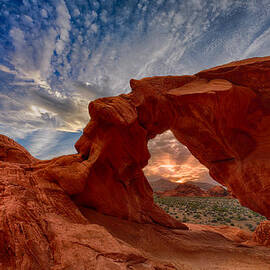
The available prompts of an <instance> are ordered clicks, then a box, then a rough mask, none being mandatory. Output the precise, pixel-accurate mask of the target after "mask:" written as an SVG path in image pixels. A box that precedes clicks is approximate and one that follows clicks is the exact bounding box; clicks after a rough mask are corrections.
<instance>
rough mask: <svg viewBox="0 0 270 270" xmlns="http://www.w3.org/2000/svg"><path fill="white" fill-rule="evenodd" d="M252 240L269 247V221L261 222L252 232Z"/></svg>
mask: <svg viewBox="0 0 270 270" xmlns="http://www.w3.org/2000/svg"><path fill="white" fill-rule="evenodd" d="M253 239H254V240H255V241H256V242H257V243H259V244H261V245H264V246H270V220H265V221H262V222H261V223H260V224H259V225H258V226H257V228H256V230H255V232H254V236H253Z"/></svg>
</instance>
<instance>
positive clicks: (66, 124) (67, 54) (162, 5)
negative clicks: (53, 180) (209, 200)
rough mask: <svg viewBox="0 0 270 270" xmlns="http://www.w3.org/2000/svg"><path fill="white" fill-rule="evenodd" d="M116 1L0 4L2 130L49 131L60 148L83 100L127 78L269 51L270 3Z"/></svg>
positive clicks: (83, 118) (82, 111)
mask: <svg viewBox="0 0 270 270" xmlns="http://www.w3.org/2000/svg"><path fill="white" fill-rule="evenodd" d="M116 2H117V1H116ZM116 2H115V1H101V0H99V1H98V0H94V1H86V0H81V1H75V0H57V1H29V0H24V1H22V2H21V3H19V2H18V3H17V4H16V5H14V2H13V1H4V2H3V3H1V5H2V6H1V10H0V15H1V18H2V20H1V25H0V26H1V36H0V41H1V42H0V95H1V96H0V97H1V100H0V110H1V114H0V132H3V133H5V134H6V135H12V136H13V137H14V136H15V138H16V137H17V138H21V139H22V138H27V137H29V134H33V136H35V134H39V133H38V130H43V129H44V130H48V129H51V130H52V131H55V132H56V133H55V134H56V135H55V136H51V137H49V138H50V140H49V139H48V143H49V141H50V142H51V144H52V145H55V148H57V147H59V146H57V144H55V142H56V141H57V136H58V135H57V134H60V133H57V132H59V131H66V132H75V131H78V130H81V129H82V128H83V127H84V125H85V124H86V122H87V121H88V119H89V116H88V113H87V104H88V102H89V101H90V100H93V99H95V98H98V97H103V96H111V95H117V94H119V93H123V92H128V91H129V80H130V78H141V77H145V76H153V75H166V74H170V75H173V74H178V75H181V74H192V73H195V72H197V71H199V70H201V69H203V68H207V67H210V66H215V65H218V64H222V63H224V62H228V61H231V60H236V59H240V58H243V57H249V56H255V55H256V56H262V55H264V54H268V48H269V45H270V36H269V19H268V18H269V15H270V14H269V13H270V8H269V4H270V3H269V1H268V0H261V1H260V3H259V4H258V1H255V0H251V1H241V0H224V1H217V0H208V1H205V0H190V1H176V0H167V1H165V0H157V1H145V0H139V1H122V3H121V5H118V4H117V3H116ZM35 132H36V133H35ZM46 132H47V131H46ZM61 134H62V133H61ZM36 136H38V135H36ZM171 143H172V141H171ZM36 145H38V144H36ZM36 149H38V147H36ZM172 151H176V150H173V149H172ZM176 152H177V151H176ZM176 152H175V153H176ZM179 153H181V154H179V155H178V154H175V155H176V156H177V158H176V156H175V158H174V159H175V160H177V159H179V160H181V157H180V156H185V154H184V153H185V152H183V151H180V150H179ZM153 156H154V154H153ZM179 162H180V161H179Z"/></svg>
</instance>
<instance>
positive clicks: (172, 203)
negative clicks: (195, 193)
mask: <svg viewBox="0 0 270 270" xmlns="http://www.w3.org/2000/svg"><path fill="white" fill-rule="evenodd" d="M154 200H155V202H156V204H158V205H159V206H160V207H161V208H163V209H164V210H165V211H166V212H167V213H168V214H170V215H171V216H173V217H175V218H176V219H179V220H181V221H183V222H187V223H196V224H206V225H230V226H237V227H239V228H241V229H246V230H250V231H254V229H255V228H256V226H257V225H258V224H259V223H260V222H261V221H262V220H264V219H266V218H265V217H264V216H261V215H260V214H258V213H256V212H253V211H252V210H250V209H248V208H246V207H243V206H241V205H240V203H239V202H238V200H236V199H228V198H215V197H164V198H161V197H159V196H157V195H155V196H154Z"/></svg>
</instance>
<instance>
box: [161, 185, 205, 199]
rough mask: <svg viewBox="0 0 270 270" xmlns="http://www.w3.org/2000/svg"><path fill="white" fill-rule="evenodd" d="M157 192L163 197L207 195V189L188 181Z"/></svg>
mask: <svg viewBox="0 0 270 270" xmlns="http://www.w3.org/2000/svg"><path fill="white" fill-rule="evenodd" d="M157 193H158V194H159V195H161V196H162V197H207V191H205V190H203V189H201V188H199V187H198V186H196V185H193V184H187V183H181V184H178V186H177V187H176V188H175V189H172V190H167V191H163V192H157Z"/></svg>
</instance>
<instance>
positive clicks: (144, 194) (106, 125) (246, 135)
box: [27, 57, 270, 229]
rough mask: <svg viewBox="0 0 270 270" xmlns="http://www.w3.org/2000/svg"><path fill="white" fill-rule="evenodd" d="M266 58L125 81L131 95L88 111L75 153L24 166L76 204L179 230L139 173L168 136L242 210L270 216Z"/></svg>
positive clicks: (100, 101) (269, 103)
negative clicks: (151, 144) (157, 140)
mask: <svg viewBox="0 0 270 270" xmlns="http://www.w3.org/2000/svg"><path fill="white" fill-rule="evenodd" d="M269 78H270V57H265V58H253V59H247V60H244V61H239V62H233V63H230V64H227V65H224V66H220V67H216V68H213V69H209V70H205V71H202V72H200V73H198V74H196V75H193V76H166V77H152V78H145V79H142V80H139V81H137V80H131V82H130V85H131V88H132V92H131V93H129V94H127V95H126V94H125V95H120V96H117V97H109V98H101V99H98V100H95V101H93V102H91V103H90V104H89V113H90V116H91V121H90V122H89V123H88V125H87V126H86V127H85V129H84V133H83V135H82V136H81V138H80V139H79V140H78V142H77V143H76V145H75V146H76V149H77V150H78V154H76V155H70V156H63V157H59V158H55V159H53V160H51V161H37V160H34V159H33V160H32V161H30V162H31V164H30V165H28V166H29V167H28V169H27V170H31V171H32V172H33V175H34V176H35V177H38V178H39V179H42V181H44V180H46V181H55V182H58V184H59V185H60V186H61V187H62V188H63V189H64V191H65V192H66V193H67V194H69V195H70V196H72V198H73V200H74V201H75V202H76V203H77V204H81V205H85V206H88V207H92V208H95V209H97V210H98V211H99V212H102V213H105V214H108V215H113V216H118V217H121V218H124V219H128V220H133V221H137V222H141V223H158V224H161V225H165V226H170V227H178V228H183V229H185V228H186V226H185V225H183V224H181V223H180V222H178V221H176V220H175V219H173V218H171V217H170V216H169V215H167V214H166V213H165V212H164V211H163V210H161V209H160V208H159V207H158V206H156V205H155V204H154V203H153V196H152V189H151V187H150V185H149V184H148V182H147V180H146V178H145V176H144V174H143V171H142V168H143V167H144V166H146V165H147V162H148V159H149V158H150V154H149V152H148V149H147V141H148V140H149V139H151V138H154V137H155V136H156V135H157V134H160V133H162V132H164V131H166V130H168V129H170V130H171V131H172V132H173V133H174V135H175V136H176V138H177V139H178V140H179V141H180V142H181V143H182V144H184V145H186V146H187V147H188V149H189V150H190V152H191V153H192V154H193V155H194V156H195V157H196V158H197V159H198V160H199V161H200V162H201V163H202V164H204V165H205V166H206V167H207V168H208V169H209V172H210V174H211V176H212V177H213V178H214V179H215V180H216V181H218V182H219V183H221V184H223V185H225V186H227V188H228V189H229V190H230V191H231V192H232V193H233V194H234V195H235V196H236V197H237V198H238V199H239V201H240V202H241V204H242V205H245V206H247V207H249V208H251V209H252V210H254V211H256V212H259V213H261V214H262V215H264V216H266V217H267V218H269V217H270V201H269V197H270V165H269V160H270V79H269Z"/></svg>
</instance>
